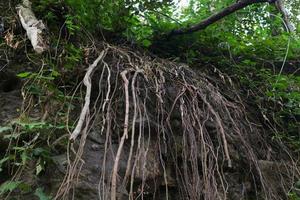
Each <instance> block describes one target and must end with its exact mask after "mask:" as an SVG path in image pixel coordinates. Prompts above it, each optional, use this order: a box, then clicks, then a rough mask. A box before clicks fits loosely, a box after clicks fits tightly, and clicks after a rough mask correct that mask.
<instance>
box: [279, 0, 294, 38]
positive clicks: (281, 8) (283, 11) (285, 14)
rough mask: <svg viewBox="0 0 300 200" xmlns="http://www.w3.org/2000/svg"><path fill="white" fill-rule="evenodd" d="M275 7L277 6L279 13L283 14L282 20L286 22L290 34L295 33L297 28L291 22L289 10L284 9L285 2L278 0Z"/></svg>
mask: <svg viewBox="0 0 300 200" xmlns="http://www.w3.org/2000/svg"><path fill="white" fill-rule="evenodd" d="M275 6H276V8H277V10H278V12H279V13H281V15H282V19H283V21H284V25H285V27H286V29H287V31H288V32H290V33H291V32H294V31H295V27H294V26H293V24H292V23H291V22H290V16H289V13H288V11H287V9H286V8H285V7H284V4H283V1H282V0H277V1H276V2H275Z"/></svg>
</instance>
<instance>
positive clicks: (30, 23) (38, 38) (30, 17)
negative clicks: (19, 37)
mask: <svg viewBox="0 0 300 200" xmlns="http://www.w3.org/2000/svg"><path fill="white" fill-rule="evenodd" d="M17 11H18V16H19V18H20V21H21V24H22V26H23V28H24V29H25V30H26V34H27V36H28V38H29V40H30V42H31V44H32V46H33V49H34V50H35V52H36V53H38V54H40V53H43V52H44V51H45V50H47V49H48V45H47V43H46V39H45V38H43V32H44V31H45V29H46V26H45V25H44V23H43V22H42V21H41V20H38V19H37V18H36V17H35V15H34V13H33V11H32V9H31V2H30V1H29V0H23V2H22V3H21V4H19V5H18V6H17Z"/></svg>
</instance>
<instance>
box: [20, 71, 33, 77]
mask: <svg viewBox="0 0 300 200" xmlns="http://www.w3.org/2000/svg"><path fill="white" fill-rule="evenodd" d="M30 75H31V72H22V73H19V74H17V76H18V77H19V78H27V77H29V76H30Z"/></svg>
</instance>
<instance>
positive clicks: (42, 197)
mask: <svg viewBox="0 0 300 200" xmlns="http://www.w3.org/2000/svg"><path fill="white" fill-rule="evenodd" d="M34 194H35V196H37V197H38V198H39V200H51V197H50V196H48V195H46V194H45V192H44V191H43V188H40V187H39V188H37V189H36V190H35V192H34Z"/></svg>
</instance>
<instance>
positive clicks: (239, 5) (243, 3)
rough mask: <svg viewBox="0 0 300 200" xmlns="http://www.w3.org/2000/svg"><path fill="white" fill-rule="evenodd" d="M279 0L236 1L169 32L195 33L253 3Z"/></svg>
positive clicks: (176, 33) (174, 33) (171, 33)
mask: <svg viewBox="0 0 300 200" xmlns="http://www.w3.org/2000/svg"><path fill="white" fill-rule="evenodd" d="M276 1H277V0H240V1H237V2H236V3H234V4H232V5H230V6H228V7H227V8H224V9H223V10H221V11H220V12H218V13H216V14H213V15H211V16H210V17H208V18H206V19H204V20H203V21H201V22H199V23H197V24H195V25H192V26H190V27H187V28H180V29H175V30H172V31H171V32H170V33H169V36H173V35H183V34H188V33H193V32H196V31H200V30H203V29H205V28H206V27H208V26H209V25H211V24H213V23H215V22H216V21H219V20H220V19H222V18H224V17H226V16H228V15H230V14H232V13H234V12H236V11H238V10H241V9H243V8H245V7H247V6H249V5H252V4H256V3H265V2H268V3H275V2H276Z"/></svg>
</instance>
